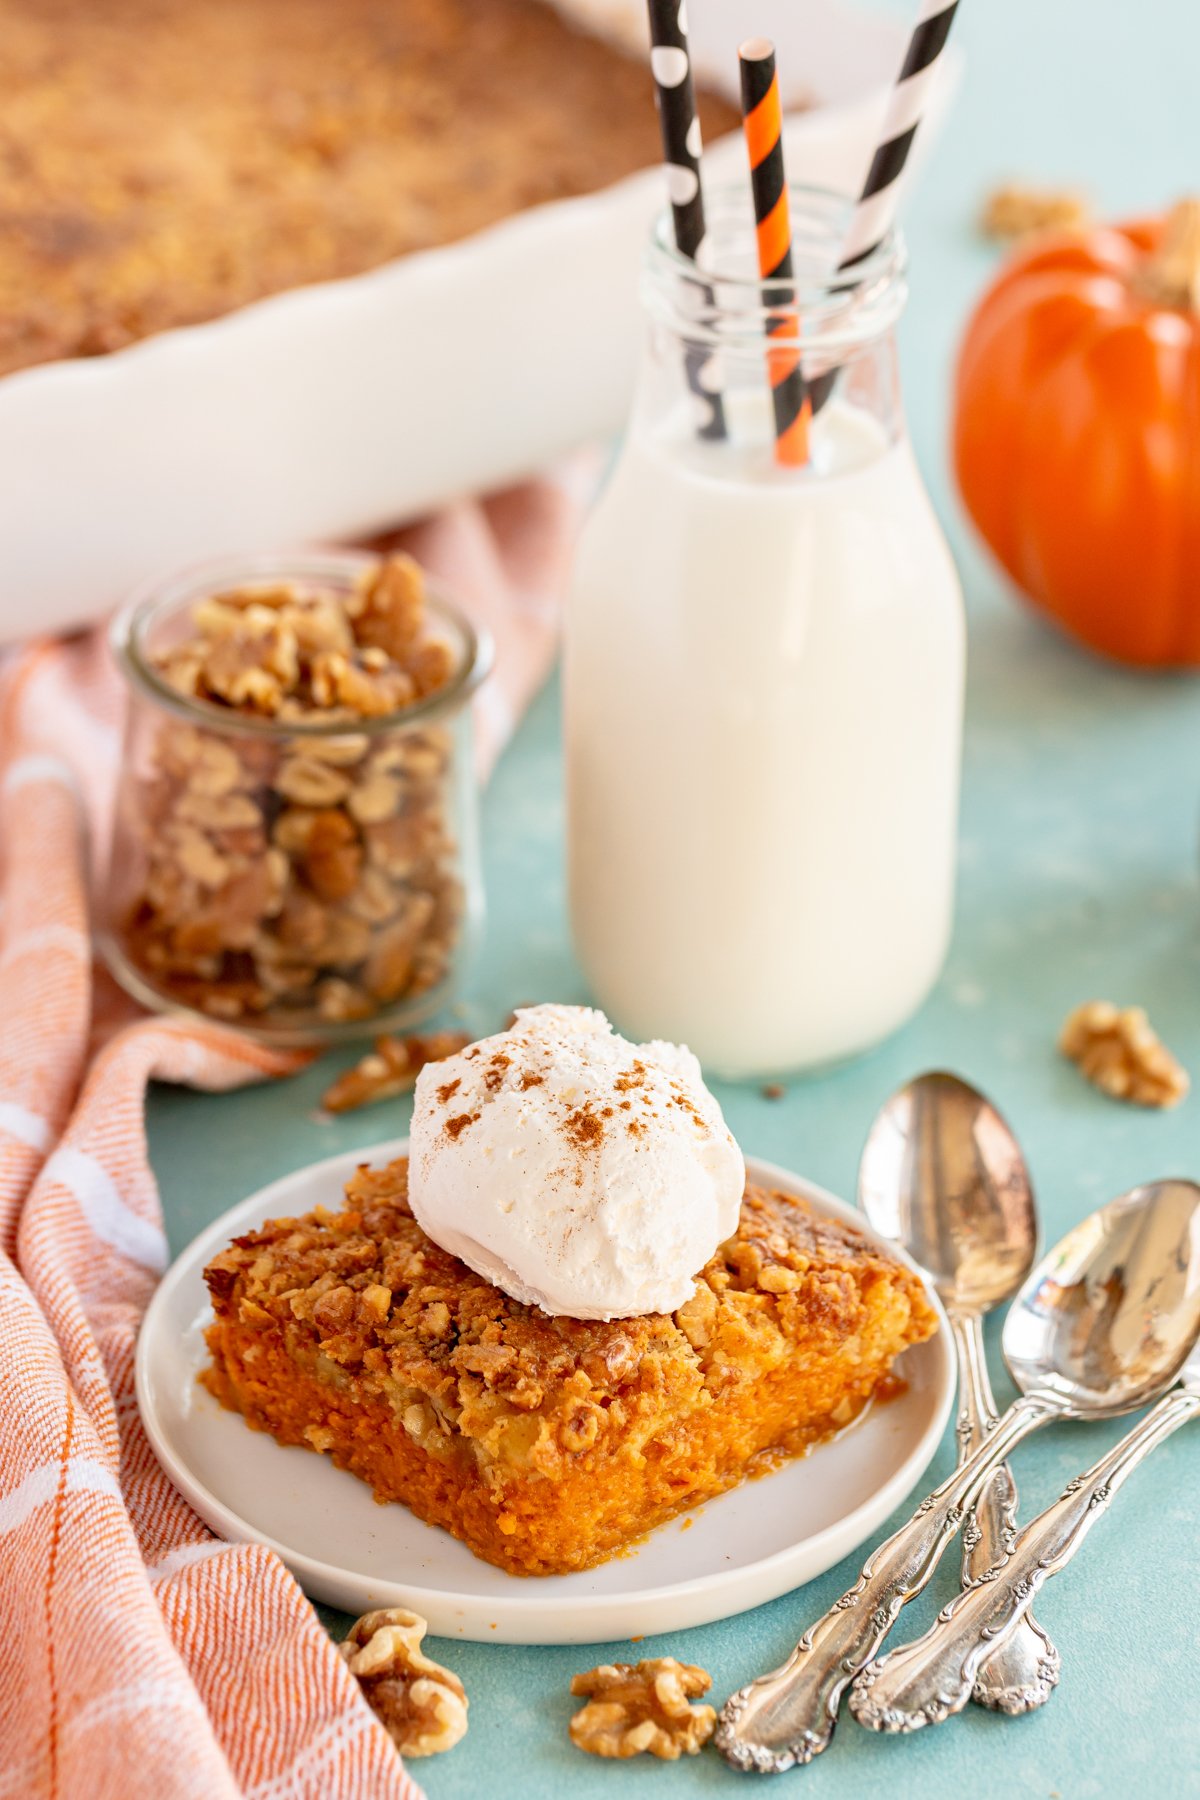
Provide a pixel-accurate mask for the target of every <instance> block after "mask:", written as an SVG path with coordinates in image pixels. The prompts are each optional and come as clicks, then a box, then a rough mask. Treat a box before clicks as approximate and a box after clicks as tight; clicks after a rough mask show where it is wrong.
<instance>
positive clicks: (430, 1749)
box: [338, 1606, 467, 1756]
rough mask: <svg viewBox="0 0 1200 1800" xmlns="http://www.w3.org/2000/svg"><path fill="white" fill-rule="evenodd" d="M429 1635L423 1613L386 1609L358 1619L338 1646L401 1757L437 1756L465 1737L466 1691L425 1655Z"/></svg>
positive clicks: (396, 1607) (405, 1609)
mask: <svg viewBox="0 0 1200 1800" xmlns="http://www.w3.org/2000/svg"><path fill="white" fill-rule="evenodd" d="M427 1630H428V1626H427V1625H426V1623H425V1621H424V1619H423V1618H421V1616H420V1614H419V1613H415V1612H409V1611H408V1609H407V1608H406V1607H402V1606H388V1607H383V1608H381V1609H380V1610H379V1611H378V1612H369V1613H364V1614H363V1616H362V1618H361V1619H356V1620H355V1622H354V1624H353V1625H352V1626H351V1627H350V1635H349V1637H348V1638H347V1639H346V1641H345V1643H344V1644H339V1645H338V1649H339V1651H340V1652H341V1654H342V1656H343V1657H344V1658H345V1660H346V1665H347V1667H348V1668H349V1670H350V1673H351V1674H352V1675H354V1676H356V1677H357V1678H358V1682H359V1685H360V1687H361V1688H362V1691H363V1697H364V1699H365V1700H366V1702H367V1704H368V1706H369V1707H370V1708H371V1710H372V1712H373V1713H375V1714H376V1716H377V1717H378V1719H379V1721H380V1723H381V1724H382V1725H383V1726H384V1728H385V1730H386V1731H387V1733H388V1736H389V1737H390V1738H391V1740H392V1742H393V1743H394V1744H395V1746H396V1748H397V1750H399V1752H400V1754H401V1756H436V1755H438V1753H439V1752H440V1751H442V1750H452V1749H453V1748H454V1746H455V1744H457V1743H458V1742H459V1740H460V1738H463V1737H465V1735H466V1730H467V1695H466V1690H465V1689H464V1687H463V1684H462V1682H461V1681H460V1680H459V1679H458V1676H457V1675H455V1674H453V1673H452V1672H451V1671H450V1670H449V1669H444V1668H443V1667H442V1665H441V1664H440V1663H435V1662H433V1661H432V1660H431V1659H430V1658H429V1657H428V1656H426V1655H424V1653H423V1652H422V1650H421V1639H422V1638H423V1637H424V1636H425V1633H426V1631H427Z"/></svg>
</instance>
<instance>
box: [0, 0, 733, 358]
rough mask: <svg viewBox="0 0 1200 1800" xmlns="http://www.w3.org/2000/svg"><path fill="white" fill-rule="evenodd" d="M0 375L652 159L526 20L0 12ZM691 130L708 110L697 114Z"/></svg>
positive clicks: (439, 9)
mask: <svg viewBox="0 0 1200 1800" xmlns="http://www.w3.org/2000/svg"><path fill="white" fill-rule="evenodd" d="M0 41H2V42H3V45H4V55H3V58H0V101H2V104H0V168H2V169H3V176H2V177H0V179H2V182H3V206H2V211H3V223H4V229H3V232H0V375H2V374H5V373H8V372H11V371H12V370H15V369H20V368H24V367H27V366H29V365H30V364H34V363H40V362H46V361H49V360H52V359H56V358H61V357H72V356H90V355H97V354H100V353H102V352H105V351H109V350H114V349H119V348H120V347H121V346H122V345H125V344H129V343H132V342H134V341H135V340H136V339H139V338H143V337H146V336H148V335H149V334H151V333H152V332H156V331H162V330H164V329H165V328H167V327H169V326H175V325H187V324H192V323H195V322H197V321H199V320H204V319H212V318H216V317H219V316H220V315H222V314H224V313H228V312H230V311H232V310H233V309H234V308H235V307H239V306H243V305H245V304H246V303H247V302H248V301H251V300H257V299H261V298H262V297H263V296H265V295H268V294H276V293H280V292H283V291H284V290H286V289H288V288H293V287H296V286H298V285H301V284H303V283H306V282H314V281H326V280H329V279H331V278H333V277H337V276H350V275H358V274H361V273H363V272H364V271H366V270H368V269H373V268H376V267H378V266H379V265H380V264H382V263H385V262H389V261H390V260H391V259H392V258H394V257H398V256H403V255H405V254H406V253H407V252H409V251H413V250H421V249H426V248H429V247H431V246H433V245H438V244H445V243H450V242H452V241H453V240H455V239H457V238H461V237H465V236H466V235H467V234H468V233H470V232H473V231H477V230H479V229H480V228H481V227H482V226H485V225H490V224H492V223H494V222H495V221H497V220H499V219H502V218H504V217H506V216H507V215H508V214H510V213H513V212H517V211H520V210H521V209H522V208H524V207H528V206H531V205H533V204H535V203H536V202H538V201H542V200H552V199H557V198H560V197H563V196H567V195H575V194H582V193H587V192H590V191H592V190H593V189H597V188H601V187H605V186H607V185H608V184H609V183H610V182H613V181H616V180H618V179H620V177H622V176H625V175H629V174H631V173H632V172H633V171H634V170H636V169H639V168H644V167H646V166H647V165H649V164H652V163H654V162H655V161H656V160H658V158H659V156H660V154H661V152H660V148H659V139H658V130H657V126H656V123H655V118H654V107H653V104H652V103H651V84H650V75H649V70H648V68H647V66H646V64H645V63H644V62H639V61H637V60H635V59H634V58H632V57H627V56H625V55H623V54H622V53H621V52H620V51H618V50H616V49H613V48H611V47H610V46H609V45H608V44H605V43H602V42H600V41H599V40H598V39H596V38H592V37H590V36H587V35H585V34H583V33H582V32H579V31H576V30H574V29H572V27H571V26H570V25H569V24H567V23H566V22H565V21H564V20H563V19H562V18H561V17H560V16H559V15H558V14H557V13H556V12H555V11H553V9H552V8H551V7H550V6H548V5H544V4H541V3H540V0H205V4H204V5H188V4H184V3H183V0H102V3H101V4H95V3H94V0H93V3H91V4H89V3H87V0H0ZM701 117H702V120H703V124H704V129H705V132H706V135H717V134H719V133H721V132H723V131H729V130H732V129H733V128H734V127H735V126H736V124H737V115H736V113H735V111H734V109H733V108H731V107H729V106H727V105H726V104H725V103H723V102H721V101H717V100H712V99H705V100H703V101H702V103H701Z"/></svg>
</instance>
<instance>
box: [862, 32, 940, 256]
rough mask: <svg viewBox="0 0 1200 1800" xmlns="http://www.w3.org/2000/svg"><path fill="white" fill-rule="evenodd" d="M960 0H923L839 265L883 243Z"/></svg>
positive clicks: (866, 254)
mask: <svg viewBox="0 0 1200 1800" xmlns="http://www.w3.org/2000/svg"><path fill="white" fill-rule="evenodd" d="M957 10H958V0H950V4H949V5H947V4H946V0H921V10H920V13H919V14H918V17H917V23H916V25H915V26H914V28H913V34H912V37H911V38H910V39H909V42H908V53H907V55H906V56H905V58H904V64H903V67H902V68H901V70H900V73H899V75H898V76H897V78H896V85H895V87H894V88H893V89H892V94H891V98H890V100H889V101H888V109H887V112H886V114H885V115H884V122H883V134H882V136H881V138H880V140H879V147H878V149H877V150H876V152H875V155H874V157H873V158H872V160H871V167H870V170H869V171H868V174H867V179H866V181H865V182H864V183H863V190H862V193H861V194H860V196H859V200H858V205H857V206H856V207H855V209H854V216H853V218H852V219H851V221H850V229H849V231H848V232H847V233H846V241H845V243H844V244H843V246H842V260H841V261H840V263H839V264H838V268H839V269H850V268H853V266H854V265H855V263H859V262H862V261H863V260H864V259H865V258H866V257H868V256H870V254H871V252H872V251H873V250H877V249H878V248H879V245H880V243H881V242H882V241H883V238H884V236H885V234H886V233H887V230H888V227H889V226H890V225H891V223H892V220H893V218H894V217H895V212H896V189H897V185H898V183H899V181H900V177H901V175H902V174H903V173H904V167H905V164H906V163H907V162H908V157H909V152H910V151H911V149H912V146H913V139H914V138H915V137H916V135H917V128H918V126H919V125H920V123H921V119H922V117H923V115H924V112H925V107H926V104H927V102H928V99H929V90H930V87H931V86H932V84H933V80H934V77H935V74H936V71H937V64H938V58H939V57H940V56H941V54H942V51H943V50H944V49H945V47H946V39H947V38H948V37H949V35H950V27H951V25H952V24H953V22H954V15H955V13H956V12H957Z"/></svg>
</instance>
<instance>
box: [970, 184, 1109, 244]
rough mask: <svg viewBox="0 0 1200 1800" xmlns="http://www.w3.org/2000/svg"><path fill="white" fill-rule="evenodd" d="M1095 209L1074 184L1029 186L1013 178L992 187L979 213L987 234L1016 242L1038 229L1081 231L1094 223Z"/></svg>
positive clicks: (982, 228) (1008, 241) (984, 232)
mask: <svg viewBox="0 0 1200 1800" xmlns="http://www.w3.org/2000/svg"><path fill="white" fill-rule="evenodd" d="M1091 218H1092V209H1091V207H1090V205H1089V204H1088V202H1087V200H1086V199H1085V198H1084V196H1083V195H1082V194H1080V193H1077V192H1076V191H1075V190H1073V189H1071V188H1043V187H1026V186H1023V185H1019V184H1018V183H1016V182H1010V183H1008V184H1007V185H1005V186H1004V187H998V188H993V190H992V192H991V193H990V194H989V195H988V196H987V198H986V200H985V201H984V203H983V207H982V209H981V210H980V214H979V229H980V231H981V232H982V233H983V235H984V237H989V238H996V239H998V240H999V241H1001V242H1005V243H1015V242H1016V241H1017V240H1018V239H1019V238H1024V237H1030V236H1032V234H1033V233H1034V232H1035V231H1081V230H1082V229H1083V228H1084V226H1086V225H1089V224H1090V223H1091Z"/></svg>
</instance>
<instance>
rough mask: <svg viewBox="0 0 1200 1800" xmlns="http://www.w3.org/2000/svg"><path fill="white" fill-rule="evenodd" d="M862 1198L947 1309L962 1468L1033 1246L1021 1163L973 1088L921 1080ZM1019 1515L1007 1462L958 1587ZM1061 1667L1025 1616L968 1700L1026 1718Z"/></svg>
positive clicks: (892, 1114) (989, 1559) (984, 1564)
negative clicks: (988, 1351) (991, 1350)
mask: <svg viewBox="0 0 1200 1800" xmlns="http://www.w3.org/2000/svg"><path fill="white" fill-rule="evenodd" d="M858 1203H859V1205H860V1206H861V1207H862V1210H863V1212H864V1213H865V1214H866V1215H867V1219H868V1222H869V1223H870V1224H871V1225H873V1226H874V1228H875V1230H876V1231H877V1232H878V1233H879V1234H880V1236H881V1237H886V1238H891V1239H892V1241H893V1242H894V1243H897V1244H900V1245H902V1246H903V1248H904V1249H905V1250H907V1251H908V1253H909V1255H910V1256H911V1257H912V1258H913V1260H914V1261H915V1262H918V1263H919V1264H920V1265H921V1267H922V1268H923V1269H924V1270H925V1272H926V1274H927V1275H928V1276H929V1277H930V1279H931V1280H932V1282H933V1285H934V1287H935V1288H936V1289H937V1293H938V1298H939V1299H940V1300H941V1302H942V1305H943V1306H944V1307H945V1308H946V1317H947V1318H948V1319H949V1321H950V1329H951V1332H952V1334H953V1337H954V1349H955V1353H956V1355H957V1359H958V1405H959V1413H958V1426H957V1433H958V1456H959V1461H960V1462H962V1461H963V1460H964V1459H965V1458H966V1457H967V1456H969V1455H970V1453H971V1451H972V1450H975V1449H977V1448H978V1446H979V1445H980V1444H981V1443H982V1441H983V1439H984V1438H985V1437H986V1436H987V1434H988V1432H989V1431H990V1430H991V1428H992V1426H993V1425H994V1424H995V1423H996V1402H995V1400H994V1399H993V1397H992V1388H991V1383H990V1382H989V1380H988V1372H987V1358H986V1356H985V1354H984V1348H983V1320H984V1315H985V1314H986V1313H989V1312H991V1311H992V1309H993V1308H994V1307H996V1306H999V1305H1000V1304H1001V1302H1002V1301H1005V1300H1010V1299H1011V1298H1012V1296H1013V1294H1014V1293H1015V1292H1016V1291H1017V1289H1018V1288H1019V1287H1020V1285H1021V1283H1022V1282H1023V1281H1024V1280H1025V1277H1026V1276H1027V1275H1028V1274H1029V1271H1030V1269H1031V1268H1032V1266H1033V1259H1034V1255H1035V1253H1036V1250H1037V1217H1036V1214H1035V1211H1034V1203H1033V1188H1032V1185H1031V1183H1030V1180H1029V1171H1028V1169H1027V1168H1026V1166H1025V1158H1024V1157H1023V1156H1022V1155H1021V1150H1020V1146H1019V1145H1018V1143H1017V1140H1016V1138H1015V1137H1014V1136H1013V1134H1012V1132H1011V1131H1010V1130H1009V1128H1008V1126H1007V1125H1006V1124H1005V1122H1004V1120H1003V1119H1002V1118H1001V1116H1000V1114H999V1113H998V1112H997V1111H996V1109H995V1107H994V1106H992V1105H991V1104H990V1102H989V1101H987V1100H986V1099H985V1098H984V1096H983V1095H982V1094H981V1093H980V1092H979V1091H978V1089H977V1088H973V1087H971V1086H970V1085H969V1084H968V1083H967V1082H965V1081H960V1080H959V1078H958V1076H957V1075H947V1074H943V1073H933V1074H929V1075H920V1076H918V1077H917V1079H916V1080H915V1081H912V1082H909V1084H908V1086H907V1087H903V1088H901V1089H900V1090H899V1092H898V1093H895V1094H893V1095H892V1097H891V1099H890V1100H889V1101H887V1103H886V1104H885V1105H884V1107H883V1109H882V1111H881V1112H880V1114H879V1116H878V1118H877V1119H876V1120H875V1123H874V1124H873V1125H872V1127H871V1130H870V1132H869V1134H868V1137H867V1143H866V1148H865V1149H864V1151H863V1155H862V1162H861V1163H860V1165H859V1171H858ZM1016 1514H1017V1487H1016V1483H1015V1482H1014V1480H1013V1478H1012V1475H1011V1473H1010V1471H1009V1467H1008V1464H1007V1463H1002V1464H1001V1465H1000V1467H999V1468H998V1469H997V1470H996V1473H995V1474H994V1475H993V1477H992V1479H991V1481H990V1482H989V1483H988V1485H987V1487H985V1488H984V1490H983V1493H982V1494H981V1495H980V1497H979V1499H978V1500H977V1502H976V1504H975V1510H974V1517H973V1518H971V1519H968V1520H967V1522H966V1524H965V1525H964V1527H963V1533H962V1536H963V1556H962V1578H963V1586H964V1587H966V1586H969V1585H970V1584H971V1583H972V1582H973V1581H977V1580H978V1579H979V1577H980V1576H981V1575H985V1574H986V1573H987V1572H988V1570H989V1569H990V1568H991V1567H992V1566H993V1564H994V1563H997V1562H999V1561H1000V1559H1001V1558H1002V1557H1003V1556H1004V1555H1005V1554H1006V1553H1007V1552H1008V1551H1009V1550H1011V1549H1012V1545H1013V1541H1014V1539H1015V1537H1016V1533H1017V1519H1016ZM1058 1671H1059V1655H1058V1651H1057V1650H1056V1649H1055V1648H1054V1645H1053V1644H1052V1643H1051V1641H1050V1639H1049V1637H1048V1636H1047V1634H1046V1632H1045V1631H1044V1630H1043V1629H1042V1627H1041V1626H1040V1625H1039V1624H1037V1623H1036V1621H1035V1620H1034V1619H1033V1617H1032V1616H1031V1615H1030V1614H1029V1613H1028V1612H1026V1614H1025V1617H1024V1619H1023V1620H1022V1622H1021V1625H1020V1627H1019V1628H1014V1630H1013V1632H1012V1634H1011V1636H1010V1637H1008V1638H1007V1639H1006V1641H1005V1643H1004V1645H1003V1647H1002V1648H1000V1649H998V1650H997V1651H996V1653H995V1655H994V1656H990V1657H988V1659H987V1661H986V1662H984V1663H983V1664H982V1666H981V1667H980V1669H979V1671H978V1674H977V1676H976V1679H975V1684H974V1694H973V1698H974V1699H976V1700H978V1701H979V1702H980V1703H981V1704H982V1705H984V1706H990V1707H992V1708H994V1709H996V1710H998V1711H1000V1712H1006V1713H1022V1712H1028V1711H1030V1710H1031V1709H1032V1708H1033V1707H1035V1706H1041V1705H1043V1704H1044V1703H1045V1702H1046V1701H1047V1700H1048V1699H1049V1698H1050V1695H1051V1694H1052V1693H1053V1691H1054V1687H1055V1684H1056V1682H1057V1681H1058Z"/></svg>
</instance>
